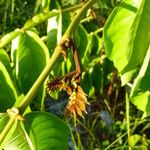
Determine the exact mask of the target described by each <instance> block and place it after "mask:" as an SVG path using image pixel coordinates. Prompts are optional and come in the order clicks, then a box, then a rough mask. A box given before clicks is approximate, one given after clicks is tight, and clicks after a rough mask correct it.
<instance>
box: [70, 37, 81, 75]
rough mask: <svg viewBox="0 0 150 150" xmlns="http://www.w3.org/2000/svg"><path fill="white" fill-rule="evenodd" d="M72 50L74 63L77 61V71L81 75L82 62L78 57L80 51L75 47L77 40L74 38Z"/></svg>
mask: <svg viewBox="0 0 150 150" xmlns="http://www.w3.org/2000/svg"><path fill="white" fill-rule="evenodd" d="M72 50H73V56H74V61H75V65H76V71H78V72H79V73H81V67H80V62H79V56H78V51H77V47H76V45H75V40H74V38H73V40H72Z"/></svg>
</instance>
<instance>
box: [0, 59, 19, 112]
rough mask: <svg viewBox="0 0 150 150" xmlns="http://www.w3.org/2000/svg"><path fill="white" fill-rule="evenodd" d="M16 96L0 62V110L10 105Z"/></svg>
mask: <svg viewBox="0 0 150 150" xmlns="http://www.w3.org/2000/svg"><path fill="white" fill-rule="evenodd" d="M16 98H17V92H16V89H15V86H14V84H13V82H12V80H11V77H10V75H9V73H8V72H7V70H6V68H5V66H4V65H3V64H2V62H0V112H4V111H6V110H7V109H8V108H10V107H12V106H13V104H14V103H15V100H16Z"/></svg>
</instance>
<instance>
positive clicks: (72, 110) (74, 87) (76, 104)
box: [47, 78, 89, 126]
mask: <svg viewBox="0 0 150 150" xmlns="http://www.w3.org/2000/svg"><path fill="white" fill-rule="evenodd" d="M58 89H60V90H65V91H67V93H68V95H69V101H68V104H67V106H66V110H65V116H66V117H68V116H70V115H71V114H73V116H74V124H75V126H76V118H77V115H79V116H81V117H82V118H84V117H83V113H87V112H86V105H87V104H89V103H88V101H87V97H86V94H85V93H84V91H83V90H82V88H81V86H79V85H78V84H77V82H76V80H75V79H74V78H72V79H71V80H70V79H66V78H55V79H53V80H52V81H50V82H48V85H47V90H48V92H54V91H55V90H58Z"/></svg>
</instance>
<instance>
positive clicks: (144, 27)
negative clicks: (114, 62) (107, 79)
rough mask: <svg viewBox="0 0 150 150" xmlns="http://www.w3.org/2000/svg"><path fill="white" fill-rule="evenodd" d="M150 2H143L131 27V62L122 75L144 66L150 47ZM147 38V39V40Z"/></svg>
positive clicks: (129, 49)
mask: <svg viewBox="0 0 150 150" xmlns="http://www.w3.org/2000/svg"><path fill="white" fill-rule="evenodd" d="M149 6H150V1H149V0H143V1H142V3H141V5H140V8H139V10H138V12H137V15H136V17H135V20H134V22H133V24H132V26H131V30H130V35H129V42H128V47H127V53H126V55H127V58H128V60H129V62H128V64H127V65H126V67H125V68H124V69H123V71H122V72H121V73H122V74H124V73H126V72H130V71H132V70H134V69H136V68H139V66H141V65H142V62H143V60H144V57H145V55H146V52H147V50H148V47H149V45H150V28H149V27H150V17H149V14H150V7H149ZM145 37H146V38H145Z"/></svg>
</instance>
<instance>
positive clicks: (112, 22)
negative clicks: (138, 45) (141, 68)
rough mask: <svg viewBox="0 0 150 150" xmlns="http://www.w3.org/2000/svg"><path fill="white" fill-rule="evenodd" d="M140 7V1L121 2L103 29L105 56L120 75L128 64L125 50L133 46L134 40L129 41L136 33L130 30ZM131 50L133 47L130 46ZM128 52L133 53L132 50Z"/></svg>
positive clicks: (124, 81)
mask: <svg viewBox="0 0 150 150" xmlns="http://www.w3.org/2000/svg"><path fill="white" fill-rule="evenodd" d="M140 6H141V1H137V0H124V1H122V2H121V3H120V4H119V5H118V6H117V7H116V8H115V9H114V10H113V12H112V14H111V15H110V16H109V18H108V20H107V23H106V25H105V28H104V40H105V47H106V54H107V56H108V58H109V59H111V60H112V61H113V62H114V65H115V67H116V68H117V69H118V70H119V72H120V73H122V71H123V69H124V68H125V67H126V65H127V64H128V63H129V62H130V58H129V56H128V55H127V50H128V48H129V47H130V45H129V44H132V45H134V44H135V43H134V42H135V41H134V40H133V41H132V43H131V42H129V41H130V37H132V38H135V36H136V32H137V31H134V33H132V30H133V25H134V21H135V18H136V15H137V11H138V9H139V7H140ZM133 35H135V36H133ZM141 42H142V41H141ZM132 48H134V47H133V46H132ZM130 50H131V51H134V50H133V49H130ZM141 52H143V54H144V53H145V52H144V51H142V50H141ZM128 53H129V52H128ZM135 53H137V52H135ZM135 59H136V57H135ZM136 67H137V66H136ZM131 71H132V70H131ZM125 73H126V72H123V74H125ZM123 74H122V75H123ZM132 74H133V72H132V73H131V75H130V77H129V78H128V79H126V78H124V79H123V80H122V84H126V83H127V82H128V81H129V80H130V79H131V77H132ZM127 77H128V75H127Z"/></svg>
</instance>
